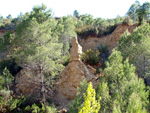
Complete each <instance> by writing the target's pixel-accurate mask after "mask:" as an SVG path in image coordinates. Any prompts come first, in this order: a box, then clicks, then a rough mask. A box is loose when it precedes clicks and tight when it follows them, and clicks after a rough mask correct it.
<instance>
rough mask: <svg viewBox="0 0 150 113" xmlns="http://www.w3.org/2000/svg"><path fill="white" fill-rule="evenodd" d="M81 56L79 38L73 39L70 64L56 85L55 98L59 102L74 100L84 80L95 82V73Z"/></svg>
mask: <svg viewBox="0 0 150 113" xmlns="http://www.w3.org/2000/svg"><path fill="white" fill-rule="evenodd" d="M81 54H82V47H81V46H80V45H79V44H78V41H77V38H76V37H73V39H72V48H71V54H70V61H69V64H68V65H67V66H66V67H65V69H64V70H63V71H62V72H61V73H60V77H59V79H58V81H57V82H56V85H55V88H56V95H55V97H56V98H57V100H59V102H60V101H61V100H62V99H64V100H65V99H66V100H71V99H73V98H74V97H75V96H76V92H77V87H78V86H79V85H80V82H81V81H82V80H83V79H86V80H87V82H89V81H94V80H95V75H94V74H93V72H91V71H90V70H89V69H88V68H87V67H86V65H85V64H84V63H83V62H82V61H81V59H80V57H81ZM64 100H62V102H64Z"/></svg>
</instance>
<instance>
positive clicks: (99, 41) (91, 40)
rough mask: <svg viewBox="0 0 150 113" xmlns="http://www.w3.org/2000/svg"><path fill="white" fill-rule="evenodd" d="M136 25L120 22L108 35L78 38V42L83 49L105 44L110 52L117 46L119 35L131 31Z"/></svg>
mask: <svg viewBox="0 0 150 113" xmlns="http://www.w3.org/2000/svg"><path fill="white" fill-rule="evenodd" d="M136 27H138V25H128V24H120V25H118V26H117V28H116V29H115V30H114V32H113V33H112V34H110V35H106V36H102V37H87V38H86V39H84V38H79V44H80V45H81V46H82V48H83V51H86V50H87V49H93V50H94V49H96V48H97V47H98V46H100V45H107V46H108V49H109V52H111V51H112V49H113V48H114V47H117V46H118V41H119V39H120V36H121V35H122V34H123V33H124V32H125V31H126V30H128V31H129V32H130V33H132V32H133V30H134V29H135V28H136Z"/></svg>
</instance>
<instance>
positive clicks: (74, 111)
mask: <svg viewBox="0 0 150 113" xmlns="http://www.w3.org/2000/svg"><path fill="white" fill-rule="evenodd" d="M87 87H88V83H87V81H86V80H85V79H83V80H82V81H81V82H80V86H79V87H78V88H77V96H76V97H75V99H74V100H73V101H72V103H71V104H70V105H69V113H78V112H79V107H80V106H81V105H82V104H83V102H84V97H83V94H84V93H85V92H86V90H87Z"/></svg>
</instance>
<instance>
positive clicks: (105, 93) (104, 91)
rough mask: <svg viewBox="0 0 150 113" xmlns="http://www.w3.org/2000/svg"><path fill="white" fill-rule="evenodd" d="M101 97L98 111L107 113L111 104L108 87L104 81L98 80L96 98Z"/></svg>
mask: <svg viewBox="0 0 150 113" xmlns="http://www.w3.org/2000/svg"><path fill="white" fill-rule="evenodd" d="M100 97H101V100H100V103H101V108H100V112H102V113H108V112H109V111H110V107H111V106H110V105H111V96H110V95H109V87H108V85H107V83H106V82H104V81H103V82H102V83H101V82H100V83H99V84H98V85H97V88H96V99H97V100H98V99H99V98H100Z"/></svg>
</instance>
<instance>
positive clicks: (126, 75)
mask: <svg viewBox="0 0 150 113" xmlns="http://www.w3.org/2000/svg"><path fill="white" fill-rule="evenodd" d="M108 59H109V62H107V65H106V68H105V70H104V76H105V81H106V82H107V83H108V87H109V94H110V95H111V101H112V102H113V103H114V104H115V102H119V105H120V110H121V111H122V112H125V111H126V109H127V105H128V104H127V103H129V98H130V96H131V94H132V93H136V94H138V95H139V96H140V98H141V101H142V104H143V107H146V105H147V102H148V101H147V98H148V92H146V91H145V84H144V82H143V80H142V79H138V77H137V76H136V75H135V67H134V66H133V65H130V64H129V62H128V60H126V61H124V63H122V62H123V57H122V56H121V52H119V51H116V50H113V52H112V54H111V55H110V56H109V58H108ZM117 106H118V104H117ZM116 109H119V108H116Z"/></svg>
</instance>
